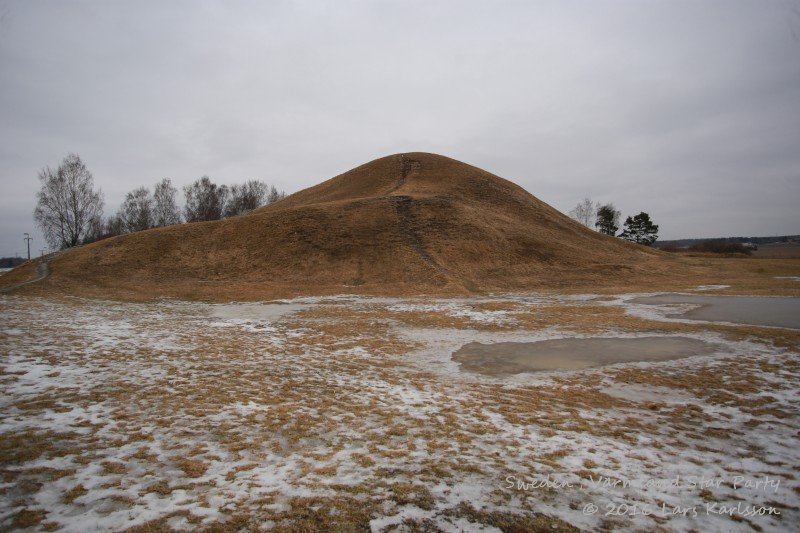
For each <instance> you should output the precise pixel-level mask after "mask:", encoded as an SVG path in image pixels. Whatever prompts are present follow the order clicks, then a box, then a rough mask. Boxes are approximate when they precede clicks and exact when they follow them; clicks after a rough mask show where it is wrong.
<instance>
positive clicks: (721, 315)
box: [629, 294, 800, 329]
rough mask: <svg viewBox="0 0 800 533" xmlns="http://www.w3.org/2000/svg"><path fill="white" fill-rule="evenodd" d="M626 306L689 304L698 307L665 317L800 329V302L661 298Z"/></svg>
mask: <svg viewBox="0 0 800 533" xmlns="http://www.w3.org/2000/svg"><path fill="white" fill-rule="evenodd" d="M629 302H630V303H634V304H648V305H676V304H682V305H685V304H690V305H697V306H699V307H697V308H696V309H692V310H691V311H687V312H685V313H682V314H680V313H679V314H672V315H668V317H669V318H689V319H693V320H706V321H709V322H733V323H736V324H753V325H756V326H775V327H780V328H794V329H800V298H784V297H775V298H770V297H765V296H712V295H693V294H665V295H662V296H646V297H642V298H634V299H632V300H629Z"/></svg>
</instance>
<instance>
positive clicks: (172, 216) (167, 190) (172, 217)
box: [153, 178, 181, 228]
mask: <svg viewBox="0 0 800 533" xmlns="http://www.w3.org/2000/svg"><path fill="white" fill-rule="evenodd" d="M177 194H178V189H176V188H175V187H173V186H172V182H171V181H170V180H169V178H164V179H163V180H161V181H160V182H158V183H156V186H155V188H154V189H153V219H154V220H153V222H154V224H155V226H156V227H157V228H158V227H161V226H172V225H173V224H180V223H181V213H180V211H179V210H178V204H177V202H176V201H175V195H177Z"/></svg>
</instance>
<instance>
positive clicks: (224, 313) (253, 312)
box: [211, 303, 312, 322]
mask: <svg viewBox="0 0 800 533" xmlns="http://www.w3.org/2000/svg"><path fill="white" fill-rule="evenodd" d="M309 307H312V305H311V304H297V303H253V304H250V303H246V304H219V305H214V306H213V307H212V308H211V316H213V317H215V318H222V319H228V320H263V321H267V322H275V321H276V320H278V319H280V318H281V317H284V316H286V315H290V314H292V313H296V312H298V311H302V310H303V309H307V308H309Z"/></svg>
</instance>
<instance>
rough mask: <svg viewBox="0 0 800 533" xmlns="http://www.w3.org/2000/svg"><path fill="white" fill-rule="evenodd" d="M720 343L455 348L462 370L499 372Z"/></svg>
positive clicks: (622, 359) (652, 356) (568, 342)
mask: <svg viewBox="0 0 800 533" xmlns="http://www.w3.org/2000/svg"><path fill="white" fill-rule="evenodd" d="M718 349H719V346H717V345H715V344H713V343H709V342H705V341H702V340H699V339H693V338H690V337H637V338H619V337H610V338H609V337H592V338H586V339H552V340H546V341H538V342H498V343H493V344H482V343H479V342H470V343H469V344H465V345H464V346H462V347H461V348H459V349H458V350H457V351H455V352H453V361H456V362H458V363H460V365H461V368H462V370H467V371H470V372H479V373H481V374H486V375H492V376H498V375H504V374H506V375H508V374H520V373H523V372H541V371H547V370H580V369H583V368H591V367H596V366H603V365H610V364H615V363H627V362H641V361H644V362H654V361H668V360H671V359H680V358H683V357H691V356H694V355H707V354H711V353H714V352H716V351H717V350H718Z"/></svg>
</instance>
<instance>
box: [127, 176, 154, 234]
mask: <svg viewBox="0 0 800 533" xmlns="http://www.w3.org/2000/svg"><path fill="white" fill-rule="evenodd" d="M119 218H120V219H121V220H122V225H123V228H124V229H125V231H126V232H127V233H133V232H134V231H144V230H146V229H150V228H152V227H153V197H152V196H150V191H149V190H147V188H146V187H139V188H138V189H134V190H133V191H131V192H129V193H128V194H126V195H125V201H124V202H123V203H122V206H121V207H120V208H119Z"/></svg>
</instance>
